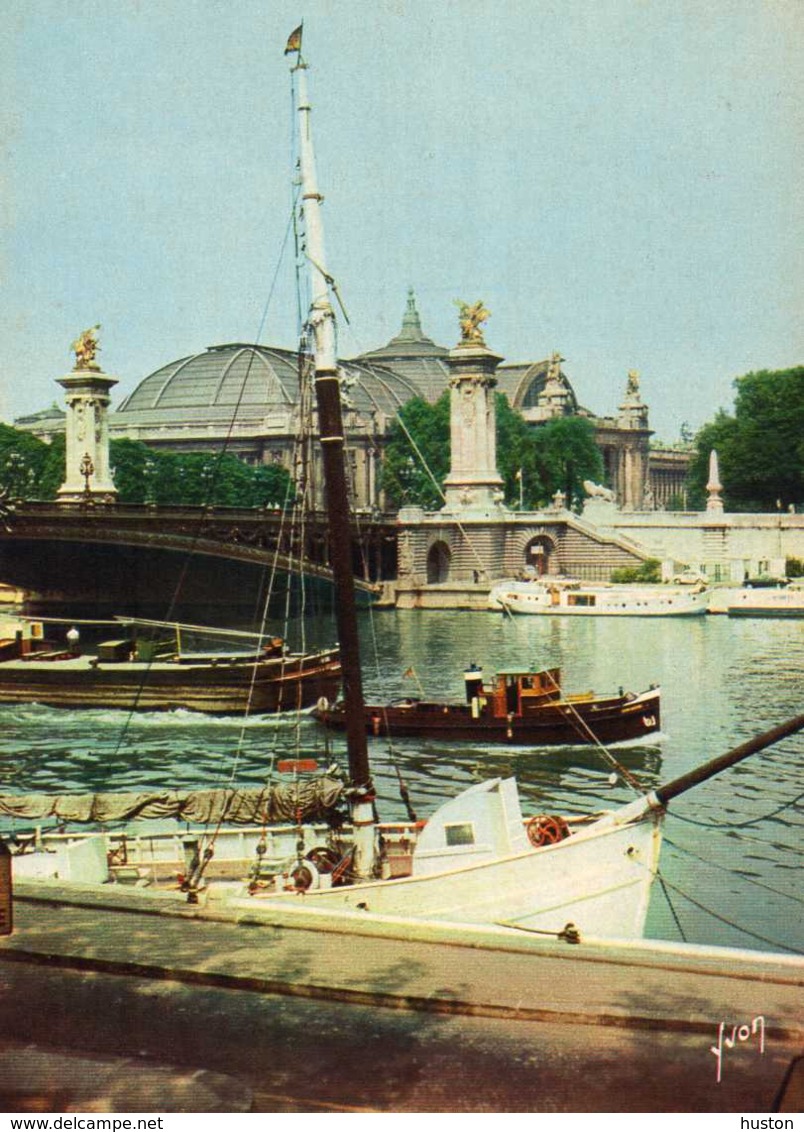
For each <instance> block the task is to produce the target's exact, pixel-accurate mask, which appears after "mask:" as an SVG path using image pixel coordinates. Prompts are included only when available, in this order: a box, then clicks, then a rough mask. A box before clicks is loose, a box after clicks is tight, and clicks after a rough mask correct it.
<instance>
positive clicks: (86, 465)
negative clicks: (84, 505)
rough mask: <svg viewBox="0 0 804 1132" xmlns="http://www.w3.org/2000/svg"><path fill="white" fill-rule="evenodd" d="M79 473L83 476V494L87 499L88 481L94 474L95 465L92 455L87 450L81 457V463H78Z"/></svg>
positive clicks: (88, 492) (88, 493)
mask: <svg viewBox="0 0 804 1132" xmlns="http://www.w3.org/2000/svg"><path fill="white" fill-rule="evenodd" d="M78 471H79V474H80V475H82V476H83V477H84V495H85V496H86V497H87V499H89V496H90V490H89V481H90V479H91V478H92V476H94V474H95V465H94V464H93V463H92V457H91V456H90V454H89V453H88V452H85V453H84V455H83V456H82V457H81V463H80V464H79V465H78Z"/></svg>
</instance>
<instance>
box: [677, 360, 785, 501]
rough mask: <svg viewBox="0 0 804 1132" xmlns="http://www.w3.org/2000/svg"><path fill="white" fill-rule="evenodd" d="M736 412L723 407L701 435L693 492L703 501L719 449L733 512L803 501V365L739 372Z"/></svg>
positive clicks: (725, 490) (725, 495) (692, 475)
mask: <svg viewBox="0 0 804 1132" xmlns="http://www.w3.org/2000/svg"><path fill="white" fill-rule="evenodd" d="M734 385H735V388H736V390H737V393H736V397H735V404H734V413H733V415H732V414H729V413H726V412H724V411H723V410H721V411H720V412H719V413H718V415H717V416H716V417H715V419H714V421H711V422H709V423H708V424H706V425H704V426H703V428H702V429H701V430H700V431H699V433H698V435H697V437H696V454H695V457H694V459H693V462H692V464H691V466H690V472H689V483H690V491H691V497H692V499H693V500H694V502H695V505H696V506H699V507H700V506H703V504H704V501H705V499H706V483H707V479H708V475H709V453H710V452H711V450H712V449H713V448H715V449H716V450H717V454H718V465H719V469H720V478H721V482H722V483H723V498H724V502H725V504H726V506H727V507H728V508H729V509H730V510H734V511H775V510H776V509H777V507H782V508H787V507H788V506H789V505H790V504H793V505H795V506H801V504H802V502H804V366H796V367H794V368H793V369H787V370H776V371H769V370H760V371H758V372H757V373H748V374H746V375H745V376H744V377H738V378H737V379H736V381H735V382H734Z"/></svg>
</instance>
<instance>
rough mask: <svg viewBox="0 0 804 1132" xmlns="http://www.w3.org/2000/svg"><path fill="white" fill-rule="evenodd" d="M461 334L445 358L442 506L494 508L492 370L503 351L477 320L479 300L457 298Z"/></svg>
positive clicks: (497, 482)
mask: <svg viewBox="0 0 804 1132" xmlns="http://www.w3.org/2000/svg"><path fill="white" fill-rule="evenodd" d="M457 305H458V307H459V309H460V318H459V321H460V327H461V339H460V341H459V343H458V345H457V346H456V347H455V348H454V349H453V350H451V351H450V353H449V355H448V356H447V358H446V362H447V365H448V366H449V368H450V379H449V385H450V441H451V459H450V471H449V475H448V476H447V477H446V479H445V480H444V494H445V497H446V503H445V506H444V510H445V511H449V512H455V511H464V512H465V511H474V512H488V511H490V510H494V511H499V510H500V509H501V508H502V498H503V493H502V488H503V481H502V477H501V476H500V474H499V472H498V471H497V434H496V414H495V408H494V389H495V387H496V385H497V379H496V378H495V376H494V371H495V370H496V369H497V366H498V365H499V364H500V362H501V361H502V357H500V356H499V355H498V354H494V353H492V351H491V350H489V348H488V347H487V346H486V343H485V340H484V338H483V332H482V329H481V328H482V326H483V324H484V323H485V322H486V321H487V319H488V318H489V312H488V311H487V310H486V309H485V307H484V306H483V303H481V302H478V303H474V304H472V305H469V304H468V303H461V302H459V303H458V304H457Z"/></svg>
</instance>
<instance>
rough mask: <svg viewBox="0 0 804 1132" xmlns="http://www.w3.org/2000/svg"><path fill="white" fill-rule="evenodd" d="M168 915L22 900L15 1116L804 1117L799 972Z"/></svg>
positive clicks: (15, 986)
mask: <svg viewBox="0 0 804 1132" xmlns="http://www.w3.org/2000/svg"><path fill="white" fill-rule="evenodd" d="M165 913H166V914H154V913H153V910H150V911H149V910H148V909H147V905H146V904H143V905H142V906H141V908H140V909H139V910H137V911H122V910H117V911H113V910H111V909H109V908H108V907H107V908H103V907H99V906H98V905H97V902H93V901H88V902H87V903H86V904H85V905H82V904H80V903H79V904H66V903H64V902H62V901H60V900H59V899H57V898H56V894H55V893H54V894H53V895H52V898H51V899H50V900H45V901H42V900H32V899H28V898H23V899H17V900H16V901H15V907H14V916H15V930H14V933H13V934H12V935H11V936H8V937H5V938H3V939H2V940H1V941H0V1012H1V1013H2V1019H3V1023H2V1030H1V1031H0V1033H2V1039H0V1080H2V1081H3V1082H4V1086H3V1088H2V1089H0V1099H4V1100H5V1102H6V1104H9V1103H11V1104H12V1108H13V1105H14V1104H16V1105H17V1109H18V1110H20V1111H22V1110H29V1109H30V1108H32V1107H37V1106H38V1108H39V1111H69V1110H72V1111H84V1110H87V1111H157V1112H174V1111H175V1112H179V1111H191V1112H203V1111H248V1110H251V1111H263V1112H319V1111H366V1112H450V1113H451V1112H484V1113H489V1112H499V1113H507V1112H545V1111H547V1112H632V1111H633V1112H731V1111H734V1112H759V1111H766V1112H767V1111H774V1110H779V1111H787V1110H788V1109H787V1108H786V1106H787V1105H789V1104H791V1103H797V1102H796V1097H797V1098H798V1103H800V1100H801V1072H800V1064H801V1063H798V1065H797V1063H796V1059H797V1058H798V1057H799V1056H800V1055H801V1053H802V1045H804V1043H803V1042H802V1038H804V1027H803V1026H802V1022H801V1017H802V1015H801V1008H802V1001H803V996H802V981H803V976H804V965H802V963H801V962H800V961H797V960H790V959H785V958H781V957H780V958H778V960H773V959H770V960H768V959H765V960H760V959H757V960H756V961H751V960H750V959H747V958H745V957H741V956H736V955H735V956H732V957H730V956H729V954H728V953H726V952H723V953H720V954H719V956H715V955H714V953H713V952H710V951H707V950H706V949H699V950H696V949H687V950H686V951H685V950H684V949H680V950H679V949H674V948H672V947H667V948H661V947H657V948H652V947H651V946H650V945H644V944H639V945H634V946H630V947H629V946H628V945H615V946H603V945H600V944H596V943H595V942H594V941H589V942H582V943H581V944H580V945H573V944H569V943H564V942H558V941H555V940H545V939H544V938H542V937H534V936H529V935H524V936H523V935H522V934H521V933H514V932H507V931H498V932H495V931H485V932H484V931H479V930H478V931H474V930H471V929H469V928H467V926H466V925H463V926H454V925H444V926H443V927H441V928H439V929H438V930H435V931H434V932H430V933H429V934H428V933H427V932H425V931H424V930H419V931H417V930H415V929H413V928H411V927H410V926H409V925H408V926H407V927H406V926H405V925H404V924H400V923H394V922H390V921H389V922H386V923H384V924H380V925H375V927H374V928H372V927H371V925H369V924H363V923H360V922H358V921H359V917H358V918H354V917H353V918H352V920H351V921H349V920H340V921H338V920H337V918H336V919H334V920H333V919H332V918H330V921H329V922H328V923H324V922H323V921H321V920H318V921H317V920H316V918H315V917H313V918H312V919H311V920H310V924H309V925H308V926H304V927H294V926H290V925H289V923H288V922H287V919H285V921H283V917H282V916H281V915H279V914H276V913H273V912H272V911H271V910H270V909H267V910H266V911H265V912H264V914H263V915H262V916H260V915H253V916H249V917H248V918H245V917H242V916H241V917H240V919H239V920H238V919H237V917H236V916H234V915H232V916H229V917H227V916H225V915H223V914H219V915H218V916H217V917H216V918H213V919H210V918H209V916H208V914H207V915H204V914H203V913H193V912H191V911H190V910H188V909H187V907H186V906H183V908H182V909H181V910H179V908H178V905H176V904H173V905H168V904H166V905H165ZM372 933H373V934H372ZM760 1018H761V1019H762V1023H761V1025H760V1023H759V1022H758V1021H757V1020H758V1019H760ZM721 1023H722V1024H723V1029H722V1030H721ZM713 1047H714V1049H715V1050H719V1053H717V1052H713ZM71 1059H72V1060H71ZM75 1059H78V1063H80V1065H81V1066H83V1068H82V1070H81V1072H80V1073H79V1072H76V1068H75V1067H76V1064H78V1063H77V1062H76V1060H75ZM718 1065H719V1066H720V1076H721V1080H720V1081H719V1082H718V1081H717V1069H718ZM71 1066H72V1069H71ZM112 1083H113V1084H114V1086H115V1088H116V1090H117V1091H116V1092H115V1091H114V1089H112V1088H111V1084H112ZM79 1084H80V1086H81V1087H80V1088H79ZM785 1089H786V1093H785ZM82 1090H83V1091H82ZM146 1102H147V1103H146ZM48 1104H51V1105H54V1106H55V1107H52V1108H50V1109H48V1108H47V1105H48ZM43 1105H44V1106H45V1107H42V1106H43ZM139 1105H141V1106H142V1108H140V1107H138V1106H139ZM69 1106H72V1109H70V1107H69ZM76 1106H77V1107H76ZM82 1106H83V1107H82ZM195 1106H197V1107H195ZM227 1106H228V1107H227ZM790 1111H793V1110H792V1109H791V1110H790Z"/></svg>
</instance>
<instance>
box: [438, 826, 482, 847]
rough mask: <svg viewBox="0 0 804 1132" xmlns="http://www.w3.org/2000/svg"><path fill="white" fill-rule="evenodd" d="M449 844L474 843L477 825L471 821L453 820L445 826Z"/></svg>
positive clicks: (445, 834)
mask: <svg viewBox="0 0 804 1132" xmlns="http://www.w3.org/2000/svg"><path fill="white" fill-rule="evenodd" d="M444 837H445V838H446V842H447V845H474V843H475V827H474V825H473V824H472V822H470V821H461V822H453V824H452V825H445V826H444Z"/></svg>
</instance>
